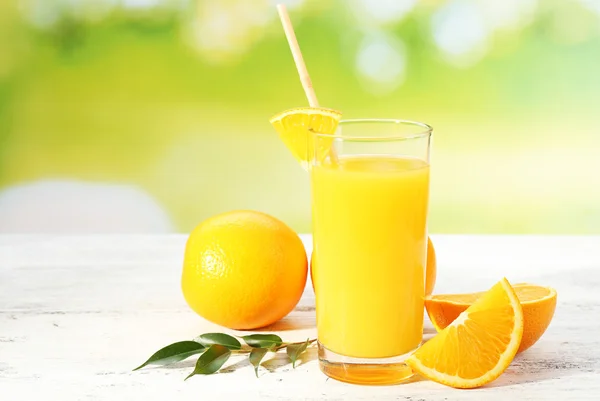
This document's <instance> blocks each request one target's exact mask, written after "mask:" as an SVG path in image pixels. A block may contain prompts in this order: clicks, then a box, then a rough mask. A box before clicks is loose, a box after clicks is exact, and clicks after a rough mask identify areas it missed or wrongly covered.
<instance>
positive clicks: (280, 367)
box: [219, 346, 318, 375]
mask: <svg viewBox="0 0 600 401" xmlns="http://www.w3.org/2000/svg"><path fill="white" fill-rule="evenodd" d="M317 357H318V351H317V348H316V347H315V346H312V347H310V348H308V349H307V350H306V351H305V352H304V353H302V354H301V355H300V358H298V360H297V361H296V368H297V367H299V366H301V365H303V364H305V363H307V362H310V361H315V360H317ZM267 358H268V359H265V361H264V362H263V363H262V364H261V365H260V366H261V368H265V369H267V370H268V371H269V372H271V373H275V372H288V371H289V370H291V369H293V367H292V362H291V361H290V359H289V358H288V356H287V354H286V353H285V352H282V351H280V352H277V353H275V354H270V356H267ZM249 366H251V365H250V362H249V361H248V358H244V359H242V360H241V361H238V362H236V363H234V364H233V365H230V366H227V367H226V368H223V369H221V370H220V371H219V373H233V372H235V371H237V370H238V369H242V368H246V367H249ZM258 372H259V375H260V372H261V370H260V368H259V371H258Z"/></svg>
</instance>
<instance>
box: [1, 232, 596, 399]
mask: <svg viewBox="0 0 600 401" xmlns="http://www.w3.org/2000/svg"><path fill="white" fill-rule="evenodd" d="M185 239H186V238H185V236H181V235H171V236H86V237H54V236H6V235H4V236H0V399H2V400H4V399H6V400H32V399H40V400H41V399H45V400H54V399H56V400H61V401H62V400H79V399H89V400H109V399H110V400H130V399H144V400H164V399H171V398H172V399H177V400H198V399H209V400H229V399H231V400H259V399H273V400H305V399H308V400H342V399H356V400H366V399H372V398H378V399H383V400H398V399H399V400H403V399H406V400H418V399H427V400H444V399H465V400H481V399H486V400H504V399H512V398H515V399H522V400H528V399H531V400H537V399H547V400H566V399H574V400H586V399H589V400H597V399H600V336H599V335H598V334H599V333H600V320H599V319H598V316H600V291H598V290H597V289H598V288H600V268H599V266H600V252H598V251H599V250H600V237H528V236H434V237H433V240H434V243H435V244H436V249H437V253H438V263H439V275H438V284H437V286H436V290H437V291H439V292H449V291H452V292H458V291H472V290H481V289H485V288H487V287H489V286H491V285H492V284H493V283H494V282H496V281H497V280H498V279H499V278H501V277H502V276H507V277H508V278H509V280H511V281H512V282H522V281H529V282H534V283H540V284H545V285H552V286H554V287H555V288H556V289H557V290H558V294H559V297H558V307H557V311H556V315H555V318H554V321H553V322H552V325H551V326H550V328H549V329H548V331H547V333H546V334H545V335H544V337H543V338H542V339H541V340H540V342H539V343H538V344H536V346H534V347H533V348H532V349H530V350H528V351H527V352H525V353H523V354H522V355H521V356H519V357H518V358H517V359H516V360H515V361H514V362H513V364H512V366H511V367H510V368H509V370H508V371H507V372H506V373H505V374H504V375H503V376H502V377H501V378H500V379H499V380H497V381H496V382H494V383H493V384H492V385H491V386H489V387H486V388H482V389H477V390H472V391H461V390H454V389H450V388H447V387H444V386H441V385H438V384H435V383H432V382H428V381H416V382H413V383H409V384H404V385H399V386H387V387H362V386H354V385H348V384H344V383H339V382H336V381H334V380H327V378H326V377H325V376H324V375H323V374H322V373H321V372H320V371H319V369H318V364H317V361H316V352H315V350H312V351H310V352H309V353H308V354H307V357H306V358H305V359H304V362H303V363H302V364H301V365H300V366H299V367H298V368H297V369H295V370H292V369H291V366H290V365H289V364H287V363H286V362H285V359H284V358H283V357H282V358H279V359H277V358H276V359H275V360H273V361H271V362H269V363H268V364H267V368H268V369H267V368H261V370H260V378H259V379H256V378H255V376H254V373H253V371H252V368H251V366H249V365H248V363H247V362H246V361H244V360H241V359H239V358H238V359H233V360H232V361H230V362H229V363H228V364H227V365H226V366H228V368H227V369H226V370H225V372H224V373H220V374H216V375H213V376H207V377H194V378H192V379H190V380H188V381H186V382H183V378H184V377H185V376H186V375H187V373H188V372H189V371H190V370H191V369H192V366H193V362H190V361H185V362H182V363H180V364H179V365H177V366H175V367H172V368H149V369H145V370H142V371H138V372H131V369H132V368H133V367H135V366H137V365H138V364H139V363H141V362H142V361H143V360H144V359H145V358H146V357H148V356H149V355H150V354H151V353H152V352H154V351H155V350H156V349H158V348H159V347H161V346H163V345H166V344H168V343H170V342H174V341H178V340H182V339H187V338H192V337H194V336H195V335H197V334H200V333H203V332H208V331H215V330H222V329H221V328H219V327H218V326H215V325H213V324H211V323H208V322H206V321H204V320H203V319H201V318H200V317H198V316H197V315H195V314H194V313H193V312H191V311H190V310H189V309H188V308H187V306H186V305H185V302H184V300H183V297H182V295H181V291H180V288H179V279H180V273H181V264H182V257H183V249H184V246H185ZM303 240H304V241H305V244H306V245H307V249H308V250H309V251H310V249H311V245H310V237H309V236H303ZM314 324H315V321H314V295H313V293H312V290H311V289H310V285H309V286H307V289H306V291H305V294H304V296H303V299H302V301H301V302H300V304H299V306H298V307H297V309H296V310H295V311H294V312H292V313H291V314H290V315H289V316H288V317H286V318H285V319H283V320H282V321H280V322H278V323H276V324H275V325H274V326H273V327H271V328H270V330H274V331H276V332H278V333H279V334H280V335H281V336H282V337H283V338H284V339H286V340H288V339H289V340H301V339H304V338H306V337H307V336H311V337H313V336H314V335H315V334H316V333H315V328H314ZM426 331H428V332H431V331H432V329H431V326H430V325H429V323H428V324H427V326H426Z"/></svg>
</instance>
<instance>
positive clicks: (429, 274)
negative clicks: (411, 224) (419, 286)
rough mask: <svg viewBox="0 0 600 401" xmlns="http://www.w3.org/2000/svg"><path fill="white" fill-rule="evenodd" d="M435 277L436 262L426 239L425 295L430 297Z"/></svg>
mask: <svg viewBox="0 0 600 401" xmlns="http://www.w3.org/2000/svg"><path fill="white" fill-rule="evenodd" d="M436 276H437V260H436V257H435V248H434V247H433V242H431V238H429V237H427V269H426V273H425V295H431V293H432V292H433V287H435V278H436Z"/></svg>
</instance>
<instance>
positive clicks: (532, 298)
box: [425, 283, 556, 353]
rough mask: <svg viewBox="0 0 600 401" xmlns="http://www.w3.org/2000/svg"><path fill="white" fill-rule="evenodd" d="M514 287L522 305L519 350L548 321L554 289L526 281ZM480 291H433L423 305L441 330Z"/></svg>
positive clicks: (537, 335) (539, 333) (537, 336)
mask: <svg viewBox="0 0 600 401" xmlns="http://www.w3.org/2000/svg"><path fill="white" fill-rule="evenodd" d="M513 289H514V290H515V293H516V294H517V298H519V301H520V302H521V306H522V307H523V339H522V340H521V346H520V347H519V350H518V351H517V353H519V352H523V351H525V350H526V349H527V348H529V347H531V346H532V345H533V344H535V343H536V342H537V340H539V339H540V337H541V336H542V334H544V332H545V331H546V329H547V328H548V326H549V325H550V322H551V321H552V317H553V316H554V310H555V309H556V290H555V289H554V288H551V287H543V286H540V285H535V284H527V283H520V284H515V285H513ZM483 294H484V293H483V292H474V293H470V294H441V295H432V296H429V297H427V298H425V308H427V314H428V315H429V319H430V320H431V322H432V323H433V326H434V327H435V328H436V330H437V331H441V330H443V329H445V328H446V327H447V326H448V325H449V324H450V323H452V322H453V321H454V319H456V318H457V317H458V316H459V315H460V314H461V313H462V312H463V311H465V310H467V308H468V307H469V306H471V304H472V303H473V302H475V301H476V300H477V299H478V298H479V297H480V296H482V295H483Z"/></svg>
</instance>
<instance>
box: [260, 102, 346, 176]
mask: <svg viewBox="0 0 600 401" xmlns="http://www.w3.org/2000/svg"><path fill="white" fill-rule="evenodd" d="M341 118H342V113H341V112H339V111H337V110H332V109H325V108H320V107H300V108H295V109H290V110H286V111H282V112H281V113H278V114H276V115H275V116H273V117H271V119H270V120H269V122H270V123H271V125H273V127H274V128H275V130H276V131H277V132H278V133H279V136H280V137H281V139H282V140H283V143H285V145H286V146H287V148H288V149H289V150H290V151H291V152H292V154H293V155H294V157H295V158H296V159H297V160H298V161H299V162H300V164H302V167H304V168H305V169H307V168H308V164H309V161H310V160H311V159H312V158H313V157H315V156H317V157H318V155H321V157H325V156H326V155H327V154H328V152H329V149H330V148H331V145H332V143H333V138H325V137H324V138H319V140H318V141H317V142H316V144H317V148H316V154H315V140H314V138H313V134H314V133H318V134H326V135H333V134H334V133H335V131H336V129H337V126H338V123H339V122H340V119H341Z"/></svg>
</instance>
